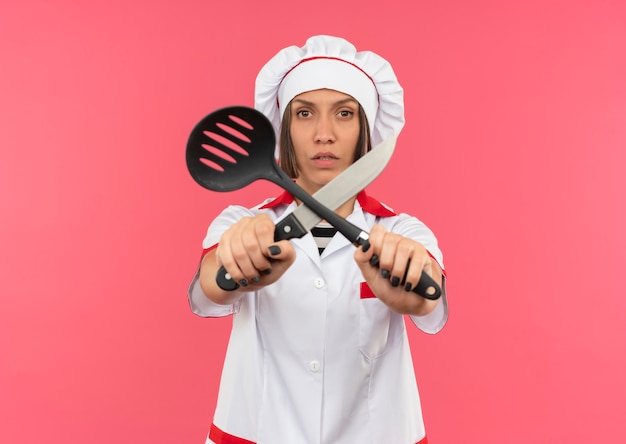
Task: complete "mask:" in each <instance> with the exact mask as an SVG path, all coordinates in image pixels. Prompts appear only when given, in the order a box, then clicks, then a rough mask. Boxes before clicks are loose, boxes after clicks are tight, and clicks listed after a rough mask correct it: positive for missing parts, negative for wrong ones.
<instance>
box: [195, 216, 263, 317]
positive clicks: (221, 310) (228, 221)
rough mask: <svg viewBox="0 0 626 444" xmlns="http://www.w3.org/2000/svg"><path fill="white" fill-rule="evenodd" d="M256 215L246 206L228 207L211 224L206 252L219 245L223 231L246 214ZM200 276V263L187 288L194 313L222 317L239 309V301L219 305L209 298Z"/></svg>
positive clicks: (206, 240)
mask: <svg viewBox="0 0 626 444" xmlns="http://www.w3.org/2000/svg"><path fill="white" fill-rule="evenodd" d="M254 215H255V212H254V210H250V209H247V208H244V207H240V206H234V205H231V206H229V207H228V208H226V209H225V210H224V211H222V213H221V214H220V215H219V216H217V217H216V218H215V220H213V222H212V223H211V225H210V226H209V229H208V231H207V235H206V237H205V238H204V241H203V242H202V248H203V250H204V252H206V251H207V250H208V249H209V248H211V247H212V246H214V245H217V243H218V242H219V240H220V238H221V237H222V233H224V231H226V230H227V229H228V227H230V226H231V225H232V224H234V223H235V222H237V221H238V220H239V219H241V218H242V217H244V216H254ZM199 277H200V265H199V264H198V268H197V269H196V272H195V274H194V276H193V278H192V280H191V283H190V284H189V288H188V290H187V297H188V299H189V306H190V308H191V311H192V312H193V313H194V314H196V315H198V316H202V317H220V316H228V315H230V314H233V313H237V312H238V311H239V302H238V303H236V304H233V305H219V304H216V303H215V302H213V301H211V300H210V299H209V298H207V297H206V296H205V294H204V292H203V291H202V288H201V287H200V281H199Z"/></svg>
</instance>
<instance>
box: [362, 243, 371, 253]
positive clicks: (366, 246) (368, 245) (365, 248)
mask: <svg viewBox="0 0 626 444" xmlns="http://www.w3.org/2000/svg"><path fill="white" fill-rule="evenodd" d="M370 247H371V244H370V243H369V241H365V242H363V245H361V249H362V250H363V253H365V252H366V251H367V250H369V249H370Z"/></svg>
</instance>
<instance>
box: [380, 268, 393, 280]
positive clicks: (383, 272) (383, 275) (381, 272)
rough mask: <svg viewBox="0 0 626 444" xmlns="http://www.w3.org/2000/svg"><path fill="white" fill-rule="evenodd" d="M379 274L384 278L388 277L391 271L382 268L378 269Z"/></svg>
mask: <svg viewBox="0 0 626 444" xmlns="http://www.w3.org/2000/svg"><path fill="white" fill-rule="evenodd" d="M380 274H381V276H382V277H383V278H385V279H389V276H391V273H389V270H384V269H383V270H381V271H380Z"/></svg>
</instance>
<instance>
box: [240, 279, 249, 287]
mask: <svg viewBox="0 0 626 444" xmlns="http://www.w3.org/2000/svg"><path fill="white" fill-rule="evenodd" d="M239 285H241V286H242V287H247V286H248V281H247V280H246V279H241V280H240V281H239Z"/></svg>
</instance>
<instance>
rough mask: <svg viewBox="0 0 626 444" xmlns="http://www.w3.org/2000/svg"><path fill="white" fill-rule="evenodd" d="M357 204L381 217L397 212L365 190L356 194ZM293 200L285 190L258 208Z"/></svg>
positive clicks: (271, 206)
mask: <svg viewBox="0 0 626 444" xmlns="http://www.w3.org/2000/svg"><path fill="white" fill-rule="evenodd" d="M356 199H357V201H358V202H359V205H360V206H361V209H363V211H366V212H368V213H370V214H373V215H374V216H381V217H391V216H396V215H397V214H396V213H395V212H394V211H393V210H392V209H391V208H388V207H387V206H385V205H384V204H382V203H381V202H380V201H378V200H377V199H374V198H373V197H370V196H369V195H367V194H366V193H365V190H363V191H361V192H360V193H359V194H357V196H356ZM293 201H294V199H293V196H292V195H291V194H289V193H288V192H287V191H283V193H282V194H281V195H280V196H278V197H276V198H274V199H272V200H271V201H269V202H268V203H266V204H265V205H263V206H262V207H260V209H267V208H274V207H277V206H279V205H289V204H290V203H292V202H293Z"/></svg>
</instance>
